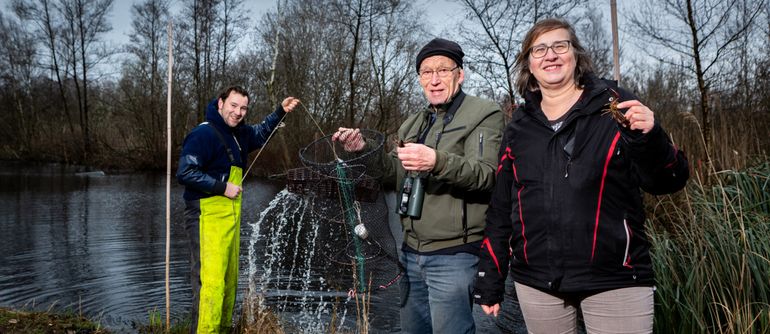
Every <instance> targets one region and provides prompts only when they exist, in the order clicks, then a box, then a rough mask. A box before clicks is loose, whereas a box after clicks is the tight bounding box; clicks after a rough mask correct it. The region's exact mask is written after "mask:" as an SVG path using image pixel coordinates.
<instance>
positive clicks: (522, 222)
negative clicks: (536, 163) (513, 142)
mask: <svg viewBox="0 0 770 334" xmlns="http://www.w3.org/2000/svg"><path fill="white" fill-rule="evenodd" d="M509 152H510V150H509ZM511 158H513V157H511ZM511 167H513V178H514V179H515V180H516V182H517V183H518V182H519V175H518V172H517V171H516V164H514V163H513V161H511ZM522 190H524V185H523V184H522V185H521V188H519V191H518V192H517V193H516V197H517V198H518V200H519V222H521V238H522V239H523V240H524V262H526V263H527V264H529V258H528V257H527V236H526V235H524V230H525V225H524V213H523V211H524V210H523V209H522V208H523V207H524V205H522V204H521V191H522Z"/></svg>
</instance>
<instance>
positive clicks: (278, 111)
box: [273, 103, 286, 117]
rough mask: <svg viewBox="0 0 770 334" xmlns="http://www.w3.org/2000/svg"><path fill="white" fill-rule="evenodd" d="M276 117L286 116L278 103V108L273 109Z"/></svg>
mask: <svg viewBox="0 0 770 334" xmlns="http://www.w3.org/2000/svg"><path fill="white" fill-rule="evenodd" d="M273 112H274V113H275V114H276V115H278V117H283V115H286V111H284V110H283V106H282V105H281V104H280V103H279V104H278V107H276V108H275V111H273Z"/></svg>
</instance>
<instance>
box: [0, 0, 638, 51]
mask: <svg viewBox="0 0 770 334" xmlns="http://www.w3.org/2000/svg"><path fill="white" fill-rule="evenodd" d="M139 1H140V0H115V1H114V2H113V8H112V12H111V13H110V18H109V19H110V23H111V24H112V28H113V29H112V31H111V32H109V33H107V34H106V36H105V40H107V41H109V43H110V44H111V45H122V44H125V43H127V42H128V41H129V37H128V35H129V33H130V31H131V6H132V5H133V4H134V3H137V2H139ZM591 1H593V2H594V3H596V4H598V6H599V10H601V11H602V13H603V14H604V19H605V20H607V25H606V27H607V36H608V37H610V38H611V36H612V35H611V33H610V32H609V20H610V6H609V3H610V0H591ZM10 2H11V0H0V12H2V13H8V14H10V10H9V7H8V6H9V4H10ZM179 3H180V1H178V0H177V1H174V0H172V6H179ZM277 3H278V1H277V0H246V1H245V2H244V5H245V6H246V8H247V9H248V10H249V12H250V14H249V17H250V20H249V24H250V25H251V26H252V27H253V26H254V25H255V24H256V23H258V22H259V21H260V20H261V19H262V16H263V15H264V14H265V13H266V12H268V11H270V10H272V9H273V8H275V6H276V4H277ZM630 4H631V2H630V1H623V0H621V1H618V12H619V13H623V12H624V10H626V11H627V10H629V8H627V7H628V6H629V5H630ZM624 6H625V7H624ZM416 7H417V8H421V9H422V10H425V11H426V12H427V13H429V14H427V15H426V18H427V19H428V24H427V25H426V26H427V27H428V29H429V32H430V33H431V34H432V35H435V36H441V37H445V38H449V39H453V38H457V37H458V36H457V35H456V34H454V32H453V27H454V26H456V25H462V24H464V21H465V18H464V15H463V11H462V8H461V6H460V5H459V4H457V3H456V2H455V1H450V0H416ZM177 11H178V9H176V8H173V7H172V13H176V12H177ZM618 20H619V24H620V25H621V26H622V25H623V16H622V15H620V17H619V18H618ZM448 22H451V23H452V25H451V26H450V25H448V24H447V23H448ZM465 24H471V23H465ZM620 34H621V36H620V43H621V47H623V45H624V44H623V33H622V31H621V33H620ZM243 42H244V43H247V42H248V39H243Z"/></svg>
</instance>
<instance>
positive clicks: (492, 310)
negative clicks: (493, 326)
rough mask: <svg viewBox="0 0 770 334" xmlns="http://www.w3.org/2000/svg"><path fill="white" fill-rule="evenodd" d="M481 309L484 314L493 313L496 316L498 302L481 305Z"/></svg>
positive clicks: (498, 311) (498, 310)
mask: <svg viewBox="0 0 770 334" xmlns="http://www.w3.org/2000/svg"><path fill="white" fill-rule="evenodd" d="M481 309H482V310H483V311H484V314H486V315H490V314H492V315H494V316H495V317H497V314H498V313H500V304H495V305H492V306H489V305H481Z"/></svg>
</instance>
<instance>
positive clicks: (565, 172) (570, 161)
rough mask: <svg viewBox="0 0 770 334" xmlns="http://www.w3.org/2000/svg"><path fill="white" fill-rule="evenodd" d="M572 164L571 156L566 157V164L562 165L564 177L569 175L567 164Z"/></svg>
mask: <svg viewBox="0 0 770 334" xmlns="http://www.w3.org/2000/svg"><path fill="white" fill-rule="evenodd" d="M570 165H572V157H569V158H567V166H566V167H564V178H565V179H566V178H567V177H569V166H570Z"/></svg>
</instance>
